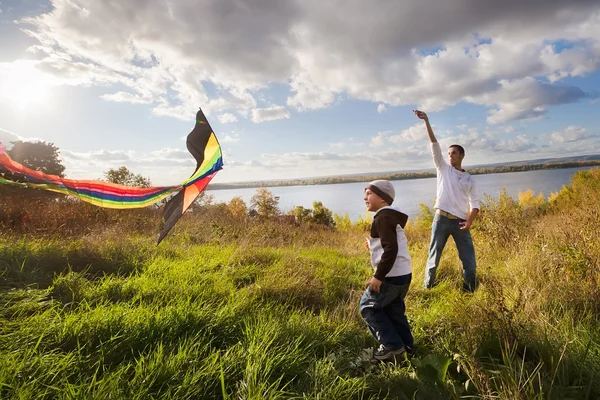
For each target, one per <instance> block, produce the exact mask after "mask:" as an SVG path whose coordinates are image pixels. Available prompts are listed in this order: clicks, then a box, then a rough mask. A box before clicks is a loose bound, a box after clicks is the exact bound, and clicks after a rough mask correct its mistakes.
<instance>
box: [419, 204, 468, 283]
mask: <svg viewBox="0 0 600 400" xmlns="http://www.w3.org/2000/svg"><path fill="white" fill-rule="evenodd" d="M460 222H464V220H462V219H450V218H448V217H445V216H443V215H440V214H439V213H436V214H435V217H434V219H433V225H432V226H431V244H430V245H429V259H428V260H427V267H426V268H425V284H424V286H425V288H428V289H429V288H432V287H433V285H434V284H435V274H436V271H437V267H438V265H439V263H440V257H441V256H442V251H443V250H444V247H445V246H446V242H447V241H448V238H449V237H450V236H451V235H452V238H453V239H454V243H456V248H457V250H458V256H459V257H460V260H461V261H462V265H463V289H464V290H466V291H469V292H472V291H474V290H475V284H476V269H477V266H476V262H475V247H473V239H472V238H471V232H469V230H461V229H460V225H459V224H460Z"/></svg>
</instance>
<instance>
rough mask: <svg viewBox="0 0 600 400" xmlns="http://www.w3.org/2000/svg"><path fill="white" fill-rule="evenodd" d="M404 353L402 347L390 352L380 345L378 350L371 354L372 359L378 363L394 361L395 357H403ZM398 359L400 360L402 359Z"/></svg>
mask: <svg viewBox="0 0 600 400" xmlns="http://www.w3.org/2000/svg"><path fill="white" fill-rule="evenodd" d="M405 353H406V350H405V349H404V347H401V348H399V349H396V350H392V349H388V348H387V347H385V346H384V345H382V344H380V345H379V348H378V349H377V350H375V351H374V352H373V358H375V359H376V360H380V361H386V360H396V357H398V356H402V355H405ZM399 358H400V359H401V358H402V357H399Z"/></svg>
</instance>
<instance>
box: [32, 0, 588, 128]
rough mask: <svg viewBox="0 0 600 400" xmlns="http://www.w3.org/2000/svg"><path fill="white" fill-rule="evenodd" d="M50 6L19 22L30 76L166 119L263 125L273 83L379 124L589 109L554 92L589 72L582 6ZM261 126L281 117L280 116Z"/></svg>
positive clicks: (295, 103)
mask: <svg viewBox="0 0 600 400" xmlns="http://www.w3.org/2000/svg"><path fill="white" fill-rule="evenodd" d="M51 3H52V6H53V8H52V11H50V12H48V13H45V14H41V15H38V16H35V17H32V18H29V19H27V20H25V21H22V22H23V25H22V26H23V28H24V29H25V30H26V32H27V33H28V34H29V35H30V36H31V37H32V38H34V39H36V40H37V42H38V44H37V45H36V46H33V47H32V49H31V50H32V51H35V52H37V53H38V54H39V55H40V57H41V60H40V61H38V62H37V63H36V67H37V68H38V69H39V70H40V71H43V72H44V73H46V74H49V75H50V76H52V77H53V78H54V79H56V80H57V82H58V83H61V84H68V85H80V86H91V85H94V86H97V85H102V86H106V87H107V93H106V94H105V95H104V96H103V98H104V99H106V100H109V101H119V102H133V103H145V104H151V107H152V110H153V113H154V114H155V115H162V116H171V117H177V118H188V116H189V115H190V114H193V113H194V112H195V111H196V110H197V107H198V106H200V105H202V106H203V108H204V109H205V111H206V112H207V113H208V114H210V113H211V112H225V111H229V112H232V111H238V112H240V113H241V114H242V115H251V116H252V119H253V120H260V121H267V120H269V119H270V117H269V118H264V117H263V116H266V115H267V114H268V113H265V112H264V111H255V109H256V100H255V97H254V96H255V91H256V90H257V89H261V88H265V87H268V86H269V85H271V84H274V83H277V84H284V85H288V88H289V90H290V95H289V97H288V100H287V105H288V106H290V107H294V108H296V109H298V110H301V111H305V110H313V109H318V108H322V107H327V106H329V105H331V104H332V103H333V102H334V101H336V99H339V98H342V99H343V98H355V99H364V100H368V101H373V102H376V103H380V104H379V106H378V111H379V112H382V111H383V110H384V109H385V108H384V107H385V106H384V107H381V106H382V105H383V104H388V105H390V106H395V105H412V104H416V105H418V106H419V107H422V108H424V109H427V110H439V109H442V108H445V107H449V106H452V105H454V104H457V103H458V102H460V101H468V102H471V103H474V104H481V105H484V106H486V107H489V109H490V115H489V119H488V121H489V122H490V123H501V122H506V121H510V120H515V119H527V118H536V117H540V116H542V115H544V113H545V112H546V111H547V109H548V107H550V106H552V105H556V104H561V103H565V102H574V101H580V100H583V99H585V98H587V97H589V94H588V93H584V92H583V91H582V90H581V89H579V88H577V87H572V86H568V85H565V84H563V83H562V80H563V79H564V78H566V77H571V76H583V75H585V74H587V73H590V72H592V71H595V70H597V69H598V68H599V67H600V28H599V26H600V5H599V4H598V2H597V1H596V0H576V1H573V0H531V1H528V2H521V1H516V0H510V1H505V2H497V1H493V0H486V1H477V2H473V1H469V0H449V1H444V2H439V1H437V0H424V1H420V2H418V3H415V4H414V5H412V6H411V7H406V4H404V3H403V2H389V1H384V0H380V1H375V0H374V1H372V2H369V3H365V2H363V1H358V0H350V1H347V0H344V1H342V0H326V1H323V0H319V1H317V0H308V1H304V0H303V1H301V0H290V1H282V2H272V1H268V0H257V1H247V0H221V1H218V2H217V1H211V2H209V1H204V2H202V4H198V2H197V1H196V0H180V1H177V2H175V1H164V0H131V1H128V2H119V3H118V2H116V1H98V2H90V1H88V0H51ZM432 10H434V11H432ZM107 21H109V22H107ZM558 40H563V41H565V42H567V43H569V44H570V45H569V46H568V47H567V48H562V47H560V46H557V45H554V43H555V42H556V41H558ZM421 49H434V50H432V51H428V52H423V51H422V50H421ZM115 84H118V86H117V88H116V89H115V88H113V86H114V85H115ZM208 85H211V88H215V89H216V92H213V90H212V89H211V90H210V91H209V90H208ZM208 93H210V95H209V94H208ZM215 93H216V94H215ZM250 110H253V111H252V113H251V114H250ZM222 115H226V114H222ZM255 115H257V117H256V118H255ZM272 115H276V116H277V117H279V118H281V117H283V118H287V117H286V116H285V115H288V116H289V114H286V113H285V112H284V111H283V110H282V109H281V108H279V109H278V113H275V112H274V111H273V114H272Z"/></svg>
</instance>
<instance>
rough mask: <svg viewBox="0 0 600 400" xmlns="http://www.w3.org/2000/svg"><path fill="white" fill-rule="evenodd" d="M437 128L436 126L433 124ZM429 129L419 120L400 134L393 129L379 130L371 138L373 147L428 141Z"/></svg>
mask: <svg viewBox="0 0 600 400" xmlns="http://www.w3.org/2000/svg"><path fill="white" fill-rule="evenodd" d="M433 128H434V129H435V126H433ZM427 140H428V137H427V131H426V130H425V127H424V126H423V123H422V122H417V123H416V124H414V125H413V126H411V127H409V128H406V129H404V130H403V131H401V132H400V133H399V134H396V135H394V134H393V132H391V131H386V132H379V133H377V136H374V137H372V138H371V143H370V146H371V147H380V146H383V145H386V144H388V145H389V144H404V145H405V144H407V143H413V142H423V141H427Z"/></svg>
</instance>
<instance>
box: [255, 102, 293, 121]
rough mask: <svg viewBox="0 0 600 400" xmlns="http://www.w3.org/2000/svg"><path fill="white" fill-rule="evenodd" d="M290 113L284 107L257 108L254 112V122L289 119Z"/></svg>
mask: <svg viewBox="0 0 600 400" xmlns="http://www.w3.org/2000/svg"><path fill="white" fill-rule="evenodd" d="M289 117H290V112H289V111H288V109H287V108H285V107H283V106H273V107H269V108H256V109H254V110H252V121H253V122H256V123H258V122H263V121H274V120H277V119H283V118H289Z"/></svg>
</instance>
